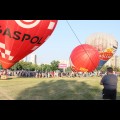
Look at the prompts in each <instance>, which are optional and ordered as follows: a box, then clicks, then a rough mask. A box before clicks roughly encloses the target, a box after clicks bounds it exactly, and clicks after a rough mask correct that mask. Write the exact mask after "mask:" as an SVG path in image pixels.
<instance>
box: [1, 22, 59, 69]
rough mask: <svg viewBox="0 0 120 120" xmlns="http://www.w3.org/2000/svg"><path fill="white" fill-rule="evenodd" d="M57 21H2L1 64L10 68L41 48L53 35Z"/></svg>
mask: <svg viewBox="0 0 120 120" xmlns="http://www.w3.org/2000/svg"><path fill="white" fill-rule="evenodd" d="M56 24H57V20H0V53H1V54H0V62H1V64H2V67H3V68H10V67H11V66H12V65H14V64H15V63H16V62H18V61H19V60H21V59H22V58H24V57H25V56H26V55H28V54H30V53H32V52H33V51H35V50H36V49H37V48H38V47H40V46H41V45H42V44H43V43H44V42H45V41H46V40H47V38H48V37H49V36H50V35H51V34H52V32H53V31H54V29H55V27H56Z"/></svg>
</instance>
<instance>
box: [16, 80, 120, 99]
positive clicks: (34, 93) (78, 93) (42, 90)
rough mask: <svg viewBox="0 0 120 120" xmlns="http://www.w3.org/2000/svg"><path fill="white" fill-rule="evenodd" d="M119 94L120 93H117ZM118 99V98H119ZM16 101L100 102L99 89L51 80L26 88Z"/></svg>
mask: <svg viewBox="0 0 120 120" xmlns="http://www.w3.org/2000/svg"><path fill="white" fill-rule="evenodd" d="M119 94H120V93H119ZM119 98H120V97H119ZM16 100H102V99H101V88H99V87H94V86H90V85H88V84H87V83H85V82H77V81H75V80H64V79H60V80H57V81H55V80H51V81H49V82H48V81H47V82H46V81H44V82H41V83H39V84H38V85H36V86H34V87H31V88H27V89H26V90H24V91H23V92H21V93H20V94H19V95H18V97H17V98H16Z"/></svg>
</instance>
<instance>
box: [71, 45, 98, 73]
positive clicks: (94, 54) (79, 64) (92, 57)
mask: <svg viewBox="0 0 120 120" xmlns="http://www.w3.org/2000/svg"><path fill="white" fill-rule="evenodd" d="M98 63H99V53H98V50H97V49H96V48H95V47H93V46H91V45H88V44H82V45H79V46H77V47H75V48H74V49H73V51H72V52H71V55H70V66H71V69H72V70H73V71H74V72H92V71H94V70H95V69H96V67H97V66H98Z"/></svg>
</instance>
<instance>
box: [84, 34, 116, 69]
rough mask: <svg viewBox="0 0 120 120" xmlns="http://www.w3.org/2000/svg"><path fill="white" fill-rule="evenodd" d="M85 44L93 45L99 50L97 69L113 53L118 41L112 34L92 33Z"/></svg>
mask: <svg viewBox="0 0 120 120" xmlns="http://www.w3.org/2000/svg"><path fill="white" fill-rule="evenodd" d="M86 44H89V45H92V46H94V47H95V48H96V49H97V50H98V51H99V57H100V62H99V65H98V67H97V69H98V70H100V69H101V68H102V66H103V65H104V64H105V63H106V62H107V61H108V60H109V59H110V58H111V57H112V56H113V55H114V54H115V52H116V50H117V48H118V42H117V41H116V39H115V38H114V36H112V35H109V34H106V33H94V34H92V35H90V36H89V37H88V38H87V40H86Z"/></svg>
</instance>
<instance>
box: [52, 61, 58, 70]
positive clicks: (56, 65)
mask: <svg viewBox="0 0 120 120" xmlns="http://www.w3.org/2000/svg"><path fill="white" fill-rule="evenodd" d="M59 63H60V62H59V61H55V60H53V61H52V62H51V70H52V71H56V70H58V64H59Z"/></svg>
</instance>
